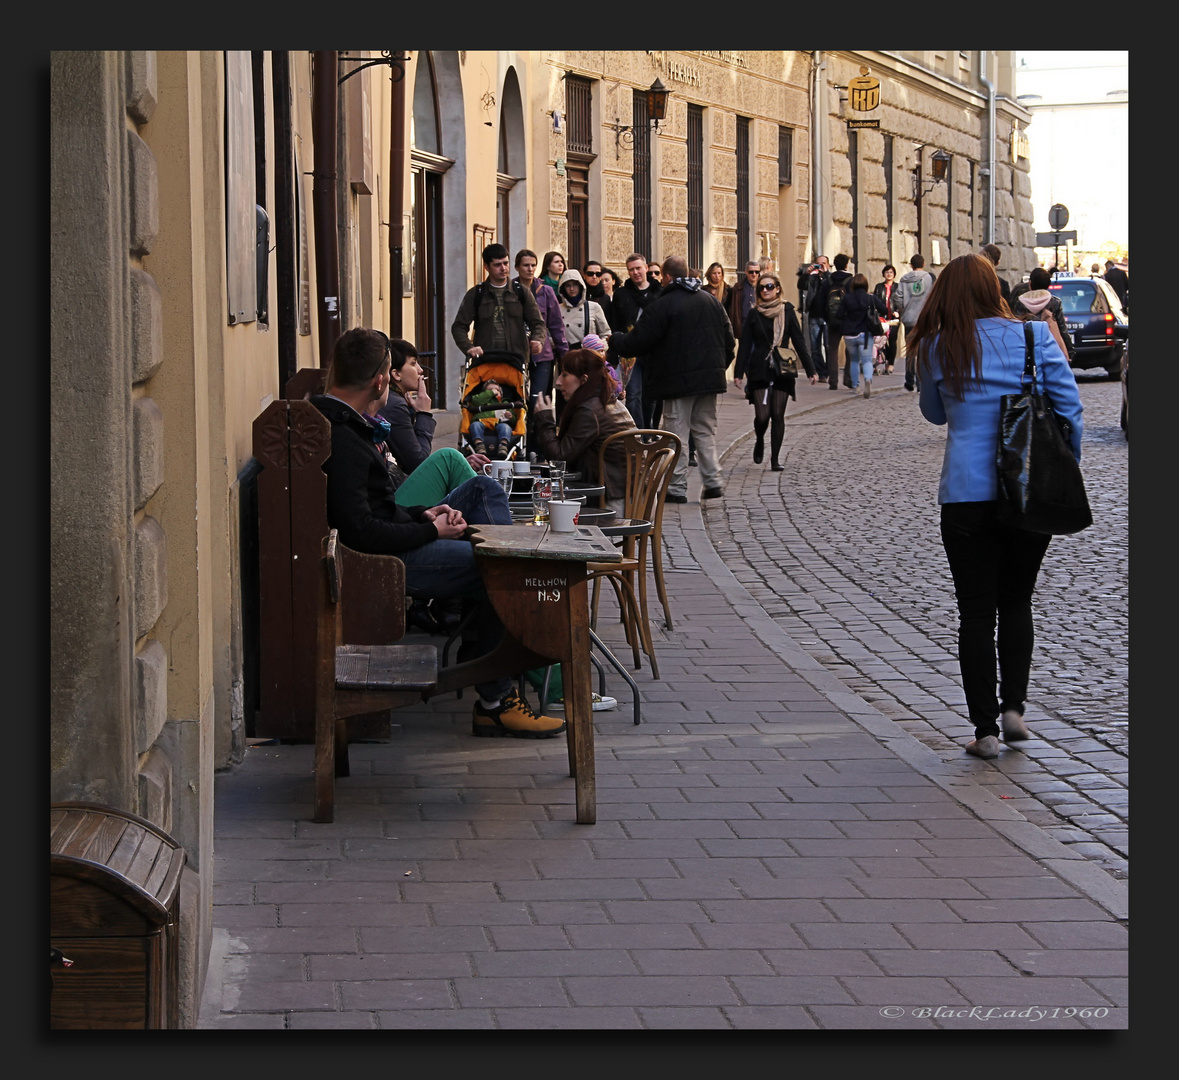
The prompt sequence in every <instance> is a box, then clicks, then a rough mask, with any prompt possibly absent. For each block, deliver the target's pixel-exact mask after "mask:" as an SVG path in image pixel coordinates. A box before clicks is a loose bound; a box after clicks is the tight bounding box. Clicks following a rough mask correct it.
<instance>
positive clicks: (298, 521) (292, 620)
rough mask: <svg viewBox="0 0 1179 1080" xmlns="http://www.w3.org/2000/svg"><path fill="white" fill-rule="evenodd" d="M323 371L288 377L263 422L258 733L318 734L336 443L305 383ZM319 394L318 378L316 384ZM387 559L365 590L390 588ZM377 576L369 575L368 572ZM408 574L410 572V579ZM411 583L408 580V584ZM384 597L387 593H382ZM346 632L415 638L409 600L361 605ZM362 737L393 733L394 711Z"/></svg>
mask: <svg viewBox="0 0 1179 1080" xmlns="http://www.w3.org/2000/svg"><path fill="white" fill-rule="evenodd" d="M317 379H322V374H321V373H320V372H318V371H317V370H315V369H304V370H303V371H301V372H299V373H298V374H297V375H296V376H295V377H294V378H293V379H292V380H291V382H290V383H288V384H287V387H288V389H287V392H288V393H289V394H292V395H293V396H292V397H291V398H289V399H287V398H284V399H279V400H277V401H272V402H271V403H270V405H268V406H267V408H266V409H265V410H264V411H263V412H262V413H261V414H260V415H259V416H258V417H257V418H256V419H255V420H254V426H253V450H254V457H255V459H256V460H257V462H258V464H259V465H260V466H261V471H260V472H259V474H258V479H257V503H258V540H257V547H258V634H257V636H258V642H257V657H258V659H257V677H258V695H257V703H256V704H257V708H256V710H255V712H254V727H253V732H252V733H253V735H254V736H256V737H258V738H282V739H303V740H310V739H312V738H314V736H315V636H316V626H317V606H316V597H317V596H318V589H319V579H320V576H321V575H320V566H321V562H320V559H321V551H320V548H321V544H322V542H323V538H324V537H325V536H326V535H327V534H328V528H329V526H328V520H327V475H326V474H325V473H324V471H323V463H324V462H325V461H326V460H327V458H328V457H329V455H330V454H331V450H332V429H331V424H330V423H329V422H328V420H327V417H325V416H324V415H323V413H321V412H320V411H319V410H318V409H317V408H316V407H315V406H314V405H312V404H311V402H310V401H305V400H299V399H298V398H299V395H300V394H301V393H302V392H303V391H302V390H300V389H298V387H297V380H301V381H303V382H308V381H310V382H312V383H314V382H316V380H317ZM310 389H311V391H312V392H315V391H316V390H317V389H318V385H315V386H312V387H311V388H310ZM384 572H385V566H384V564H381V565H377V564H368V563H365V564H362V565H359V566H358V567H357V568H356V569H355V570H354V571H353V575H354V580H358V581H359V584H358V590H359V591H360V592H365V591H368V592H372V593H373V594H375V593H376V592H377V591H379V590H383V589H384V585H383V584H382V582H381V575H382V574H383V573H384ZM366 577H367V579H368V580H367V581H365V580H364V579H365V578H366ZM401 580H402V581H404V578H402V579H401ZM403 588H404V586H403ZM382 595H384V593H383V592H382ZM343 633H344V637H345V639H346V640H348V641H352V642H360V643H380V644H389V643H391V642H395V641H398V640H400V639H401V638H402V637H404V636H405V601H404V596H402V598H401V599H400V601H398V600H396V599H394V600H393V601H392V602H390V603H387V604H352V605H350V606H349V608H348V610H347V612H346V614H345V615H344V627H343ZM351 731H352V734H353V736H354V737H357V738H376V739H381V738H387V737H388V735H389V713H388V711H387V710H385V711H384V712H373V713H371V714H368V715H366V716H364V717H358V718H356V719H355V720H354V721H353V723H352V725H351Z"/></svg>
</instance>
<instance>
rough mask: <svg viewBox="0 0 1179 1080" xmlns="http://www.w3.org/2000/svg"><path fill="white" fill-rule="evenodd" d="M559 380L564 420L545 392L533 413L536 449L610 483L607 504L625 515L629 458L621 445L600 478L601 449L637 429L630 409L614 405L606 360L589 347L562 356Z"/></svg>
mask: <svg viewBox="0 0 1179 1080" xmlns="http://www.w3.org/2000/svg"><path fill="white" fill-rule="evenodd" d="M555 382H556V385H557V390H558V391H560V394H561V397H563V398H564V399H565V408H564V410H563V411H562V413H561V422H560V424H558V423H557V420H556V415H555V412H554V406H553V399H552V398H551V397H549V396H548V395H547V394H541V395H540V397H538V398H537V399H536V408H535V410H534V422H535V424H536V428H535V433H534V443H535V449H536V450H537V451H539V453H541V454H543V455H544V456H545V457H546V458H548V459H549V460H550V461H551V460H553V459H556V460H558V461H564V462H566V463H567V465H566V467H567V468H569V469H570V470H574V471H576V472H578V473H580V474H581V476H582V479H584V480H587V481H588V482H589V483H597V484H605V486H606V501H607V503H608V505H610V506H613V507H614V508H615V510H619V511H620V510H621V507H622V500H623V498H624V497H625V495H626V458H625V456H624V455H623V452H622V447H620V446H619V447H614V448H612V449H611V451H610V453H609V456H608V457H607V458H606V475H605V477H599V476H598V450H599V448H600V447H601V445H602V443H603V442H604V441H605V440H606V438H607V437H608V436H610V435H613V434H615V433H616V432H619V431H629V430H630V429H631V428H633V427H634V421H633V420H632V419H631V416H630V413H628V412H627V411H626V409H625V408H616V407H615V405H614V380H613V379H611V378H610V375H609V373H608V372H607V371H606V361H605V360H603V359H602V357H600V356H599V355H598V354H597V353H594V352H590V350H589V349H570V350H569V352H567V353H566V354H565V355H564V356H563V357H561V374H560V375H558V376H557V378H556V380H555Z"/></svg>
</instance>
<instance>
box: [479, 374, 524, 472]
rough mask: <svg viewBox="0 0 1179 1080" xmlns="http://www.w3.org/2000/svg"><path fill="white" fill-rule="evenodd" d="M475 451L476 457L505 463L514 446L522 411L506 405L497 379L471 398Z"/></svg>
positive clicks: (481, 385)
mask: <svg viewBox="0 0 1179 1080" xmlns="http://www.w3.org/2000/svg"><path fill="white" fill-rule="evenodd" d="M469 401H470V405H471V416H472V417H473V419H472V420H471V427H470V434H471V448H472V449H473V450H474V451H475V453H476V454H486V455H487V456H488V457H490V458H498V459H499V460H501V461H502V460H504V459H505V458H506V457H507V456H508V450H509V448H510V447H511V443H512V428H513V427H514V426H515V423H516V416H517V413H518V412H519V410H518V409H511V408H508V407H507V406H506V405H505V404H504V388H503V387H502V386H500V384H499V383H498V382H497V381H496V380H495V379H487V380H486V381H485V382H483V383H480V388H479V389H478V390H477V391H476V392H475V393H473V394H472V395H471V396H470V398H469Z"/></svg>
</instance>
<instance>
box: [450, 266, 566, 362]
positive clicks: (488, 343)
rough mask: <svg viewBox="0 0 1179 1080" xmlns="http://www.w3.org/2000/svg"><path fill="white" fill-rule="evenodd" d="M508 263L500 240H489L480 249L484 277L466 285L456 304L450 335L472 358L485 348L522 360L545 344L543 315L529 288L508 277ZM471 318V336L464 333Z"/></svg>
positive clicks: (533, 354) (483, 351)
mask: <svg viewBox="0 0 1179 1080" xmlns="http://www.w3.org/2000/svg"><path fill="white" fill-rule="evenodd" d="M511 263H512V260H511V257H510V256H509V255H508V249H507V248H506V247H504V246H503V244H488V245H487V247H485V248H484V249H483V268H484V269H485V270H486V271H487V279H486V280H485V281H481V282H480V283H479V284H478V285H476V286H475V287H474V288H472V289H468V290H467V294H466V296H464V297H463V302H462V303H461V304H459V309H458V314H457V315H456V316H455V317H454V322H453V323H452V324H451V327H450V336H451V337H452V338H454V342H455V344H456V345H457V346H458V347H459V348H460V349H462V351H463V352H464V353H465V354H466V355H467V356H469V357H470V358H471V359H472V360H474V359H476V358H477V357H480V356H482V355H483V354H484V353H485V352H508V353H512V354H513V355H515V356H516V357H517V358H519V360H520V361H521V363H523V362H524V361H526V360H527V359H528V358H529V354H531V355H532V356H539V355H540V352H541V349H542V348H543V347H544V340H545V334H546V330H545V325H544V317H543V316H542V315H541V313H540V308H539V307H537V304H536V298H535V297H534V296H533V295H532V293H531V291H530V290H529V289H527V288H526V287H525V286H523V285H521V284H520V282H519V281H512V282H510V281H509V280H508V271H509V269H510V267H511ZM472 322H473V323H474V324H475V329H474V334H473V337H474V340H472V339H471V337H468V336H467V335H468V331H470V329H471V323H472Z"/></svg>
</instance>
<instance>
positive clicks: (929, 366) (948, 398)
mask: <svg viewBox="0 0 1179 1080" xmlns="http://www.w3.org/2000/svg"><path fill="white" fill-rule="evenodd" d="M1030 325H1031V326H1032V328H1033V333H1034V336H1035V360H1036V376H1037V379H1036V383H1037V387H1038V388H1039V389H1040V390H1044V391H1046V392H1047V394H1048V396H1049V397H1050V398H1051V400H1052V407H1053V409H1054V410H1055V411H1056V414H1057V416H1059V417H1061V418H1062V419H1063V420H1065V421H1066V422H1067V424H1068V426H1069V442H1070V444H1071V446H1072V451H1073V454H1074V455H1076V458H1077V460H1078V461H1080V460H1081V399H1080V395H1079V394H1078V393H1077V383H1076V379H1074V377H1073V373H1072V371H1071V370H1070V368H1069V366H1068V358H1067V357H1066V356H1065V355H1064V353H1063V352H1062V351H1061V349H1060V346H1059V345H1057V344H1056V341H1055V340H1054V339H1053V337H1052V335H1051V334H1050V333H1049V330H1048V327H1047V326H1046V325H1044V324H1043V323H1040V322H1033V323H1031V324H1030ZM905 353H906V356H907V357H912V358H913V359H914V361H915V364H916V368H917V373H918V381H919V382H920V384H921V398H920V400H921V412H922V415H923V416H924V417H925V419H926V420H928V421H930V422H931V423H934V424H946V425H947V427H948V431H947V436H946V450H945V457H944V458H943V460H942V475H941V483H940V485H939V487H938V502H939V503H940V504H941V533H942V546H943V547H944V548H945V551H946V559H947V561H948V562H949V564H950V574H951V576H952V577H953V579H954V593H955V596H956V597H957V601H958V620H959V621H958V666H959V669H960V670H961V672H962V689H963V691H964V692H965V695H966V707H967V710H968V712H969V715H970V720H971V722H972V723H973V724H974V739H972V740H971V741H970V742H968V743H967V744H966V752H967V753H968V754H973V755H974V756H975V757H980V758H994V757H998V756H999V738H998V736H999V729H1000V726H1001V727H1002V730H1003V739H1004V741H1005V742H1007V743H1013V742H1016V741H1019V740H1022V739H1027V738H1030V732H1029V731H1028V728H1027V725H1026V724H1025V723H1024V720H1023V715H1024V708H1025V701H1026V698H1027V691H1028V677H1029V673H1030V670H1031V663H1032V647H1033V644H1034V641H1035V638H1034V631H1033V626H1032V594H1033V592H1034V591H1035V588H1036V577H1037V575H1038V574H1039V572H1040V563H1041V562H1042V560H1043V558H1044V553H1045V552H1046V551H1047V550H1048V541H1049V539H1050V537H1048V536H1047V535H1045V534H1043V533H1033V532H1029V531H1027V530H1026V529H1019V528H1014V527H1012V526H1010V525H1005V524H1001V523H1000V522H999V521H998V518H997V504H996V498H997V495H998V487H999V479H998V466H997V464H996V461H997V453H998V442H999V408H1000V399H1001V398H1002V397H1003V395H1005V394H1018V393H1020V389H1021V386H1022V384H1023V371H1024V355H1025V344H1024V324H1023V323H1022V322H1020V321H1019V320H1018V319H1016V318H1014V317H1013V316H1012V314H1011V311H1010V309H1009V308H1008V307H1007V304H1006V303H1005V302H1004V300H1003V298H1002V295H1001V294H1000V292H999V278H998V275H997V274H996V273H995V267H994V265H993V264H992V263H991V262H990V260H988V259H986V258H984V257H983V256H981V255H960V256H958V258H956V259H953V260H952V261H951V262H950V263H949V264H948V265H947V266H946V268H945V269H944V270H943V271H942V272H941V274H939V275H938V277H937V280H936V281H935V282H934V284H933V288H932V289H931V290H930V293H929V297H928V299H927V300H926V301H925V304H924V306H923V307H922V309H921V314H920V315H919V316H918V317H917V322H916V324H915V325H914V327H913V331H912V333H910V334H908V335H907V337H906V341H905ZM996 621H997V622H998V685H999V694H998V696H996V694H995V668H996V663H995V660H996V640H995V627H996Z"/></svg>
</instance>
